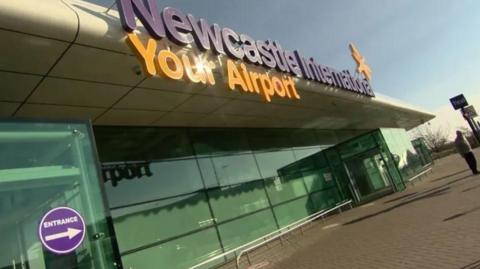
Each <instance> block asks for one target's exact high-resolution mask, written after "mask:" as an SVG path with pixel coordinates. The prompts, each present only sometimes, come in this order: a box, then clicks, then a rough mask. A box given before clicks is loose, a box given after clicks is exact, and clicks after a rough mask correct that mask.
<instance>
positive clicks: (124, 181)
mask: <svg viewBox="0 0 480 269" xmlns="http://www.w3.org/2000/svg"><path fill="white" fill-rule="evenodd" d="M93 2H95V1H80V0H49V1H31V0H16V1H0V40H1V42H0V51H1V58H0V117H1V120H0V238H1V240H0V269H7V268H8V269H19V268H22V269H47V268H65V269H69V268H72V269H73V268H80V269H86V268H96V269H103V268H126V269H128V268H132V269H156V268H169V269H174V268H179V269H180V268H182V269H183V268H190V267H192V266H195V265H196V264H199V263H201V262H203V261H205V260H208V259H210V258H212V257H215V256H217V255H220V254H222V253H225V252H227V251H229V250H232V249H236V248H238V247H239V246H241V245H243V244H246V243H248V242H250V241H252V240H255V239H257V238H259V237H261V236H263V235H265V234H268V233H271V232H274V231H276V230H278V229H281V228H282V227H285V226H286V225H289V224H291V223H293V222H295V221H297V220H299V219H302V218H305V217H308V216H309V215H311V214H314V213H316V212H319V211H320V210H324V209H328V208H331V207H333V206H335V205H337V204H338V203H341V202H343V201H349V200H352V201H353V204H354V205H360V204H363V203H366V202H370V201H372V200H374V199H377V198H378V197H381V196H384V195H387V194H389V193H392V192H397V191H402V190H404V189H405V188H406V185H407V183H408V182H409V181H412V180H415V178H416V177H417V176H418V175H419V174H421V173H422V172H424V171H425V170H426V169H427V168H428V167H429V165H430V164H431V162H432V160H431V158H430V156H429V152H428V149H427V148H426V147H425V146H424V143H423V142H422V141H421V140H416V141H413V142H412V141H410V138H409V136H408V135H407V132H406V131H407V130H410V129H412V128H414V127H416V126H418V125H420V124H423V123H425V122H427V121H428V120H430V119H432V118H433V117H434V116H433V115H432V114H431V113H429V112H427V111H424V110H422V109H419V108H415V107H413V106H411V105H409V104H405V103H403V102H400V101H398V100H394V99H392V98H389V97H386V96H383V95H380V94H378V93H377V92H375V89H373V88H372V87H371V84H370V78H371V71H370V70H369V68H368V66H366V64H365V59H364V58H363V57H362V56H361V55H360V52H359V51H358V49H356V48H355V46H353V45H352V46H351V47H350V49H351V52H352V55H353V57H354V59H355V60H356V61H357V63H358V66H359V68H358V70H357V71H359V72H358V73H355V72H351V71H346V70H341V71H339V70H337V69H335V68H333V67H328V66H325V65H323V64H321V63H318V62H316V61H315V60H314V59H313V58H311V57H310V56H309V55H302V54H301V52H298V51H296V50H293V49H294V48H283V47H282V46H281V45H280V43H281V41H271V40H256V39H253V38H252V37H250V36H248V35H247V33H237V32H235V30H233V29H230V28H227V27H225V26H221V25H218V24H214V23H213V22H209V21H208V18H207V19H201V18H196V17H195V16H194V15H191V14H185V13H183V12H182V11H180V10H178V9H176V8H172V7H165V6H161V5H160V4H159V3H157V2H156V1H153V0H147V1H141V0H119V1H118V2H117V3H116V5H115V6H113V7H112V8H108V7H104V6H100V5H97V4H95V3H93ZM112 3H113V1H112ZM160 3H161V2H160ZM286 35H288V33H286ZM256 38H261V37H256ZM263 38H268V37H263ZM345 50H346V53H349V52H348V50H347V48H346V49H345ZM352 61H353V60H352ZM228 258H229V257H226V258H224V257H222V259H218V260H214V261H212V262H211V263H208V264H206V265H204V266H203V267H202V268H214V267H215V266H218V265H219V264H222V263H223V262H225V261H226V260H228ZM230 258H231V257H230Z"/></svg>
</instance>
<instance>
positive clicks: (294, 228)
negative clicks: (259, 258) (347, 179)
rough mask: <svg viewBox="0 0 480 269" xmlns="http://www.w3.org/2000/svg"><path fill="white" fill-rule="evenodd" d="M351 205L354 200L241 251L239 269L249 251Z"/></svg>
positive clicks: (238, 262)
mask: <svg viewBox="0 0 480 269" xmlns="http://www.w3.org/2000/svg"><path fill="white" fill-rule="evenodd" d="M351 203H352V200H348V201H346V202H344V203H341V204H339V205H337V206H335V207H332V208H330V209H328V210H323V211H320V212H321V214H318V215H317V216H315V217H311V218H308V217H307V218H308V219H307V220H306V221H304V222H302V223H300V224H298V225H296V226H293V228H291V229H290V228H289V229H288V230H287V231H284V232H282V233H280V234H278V235H276V236H274V237H272V238H269V239H268V240H265V241H264V242H261V243H259V244H256V245H254V246H251V247H249V248H247V249H244V250H242V251H240V253H239V254H238V256H237V268H238V267H239V266H240V259H241V258H242V255H243V254H244V253H247V252H249V251H251V250H254V249H256V248H259V247H261V246H263V245H265V244H267V243H269V242H271V241H273V240H275V239H277V238H280V237H282V236H283V235H285V234H287V233H290V232H292V231H294V230H296V229H298V228H301V227H303V226H304V225H305V224H307V223H310V222H312V221H314V220H316V219H318V218H319V217H323V216H324V215H326V214H328V213H330V212H332V211H334V210H337V209H339V208H341V207H343V206H345V205H348V204H350V205H351ZM312 216H313V215H312ZM304 219H305V218H304ZM292 224H294V223H292ZM287 227H288V226H287Z"/></svg>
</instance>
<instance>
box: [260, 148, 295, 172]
mask: <svg viewBox="0 0 480 269" xmlns="http://www.w3.org/2000/svg"><path fill="white" fill-rule="evenodd" d="M255 158H256V159H257V163H258V167H259V168H260V174H261V175H262V177H263V178H268V177H276V176H278V174H279V172H278V171H279V170H280V169H281V168H283V167H285V166H287V165H289V164H291V163H293V162H295V158H294V156H293V152H292V151H291V150H284V151H274V152H256V153H255Z"/></svg>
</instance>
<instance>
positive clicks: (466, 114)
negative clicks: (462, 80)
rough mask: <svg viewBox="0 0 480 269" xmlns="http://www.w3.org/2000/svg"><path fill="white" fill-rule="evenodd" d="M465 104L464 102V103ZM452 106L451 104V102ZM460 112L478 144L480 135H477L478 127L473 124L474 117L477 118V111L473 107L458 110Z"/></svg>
mask: <svg viewBox="0 0 480 269" xmlns="http://www.w3.org/2000/svg"><path fill="white" fill-rule="evenodd" d="M465 103H466V101H465ZM452 104H453V102H452ZM460 111H461V112H462V116H463V118H464V119H465V120H466V121H467V122H468V125H469V126H470V129H472V132H473V135H474V136H475V138H476V139H477V142H478V143H480V135H479V130H478V126H477V124H476V123H475V119H474V118H475V117H477V116H478V115H477V111H476V110H475V108H474V107H473V106H464V107H461V108H460Z"/></svg>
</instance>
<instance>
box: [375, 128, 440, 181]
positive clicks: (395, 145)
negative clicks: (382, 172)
mask: <svg viewBox="0 0 480 269" xmlns="http://www.w3.org/2000/svg"><path fill="white" fill-rule="evenodd" d="M381 133H382V135H383V137H384V139H385V143H386V144H387V146H388V148H389V150H390V152H391V153H392V155H393V158H394V160H395V163H396V165H397V167H398V169H399V171H400V174H401V175H402V178H403V180H405V181H408V180H409V179H411V178H413V177H415V176H416V175H417V174H419V173H420V172H422V171H423V170H425V169H426V167H427V166H428V165H430V164H431V162H432V160H431V158H430V154H429V153H428V150H427V149H426V147H423V146H422V143H421V140H418V142H416V144H414V143H412V141H410V137H409V135H408V133H407V132H406V131H405V130H404V129H381ZM423 145H424V144H423Z"/></svg>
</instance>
